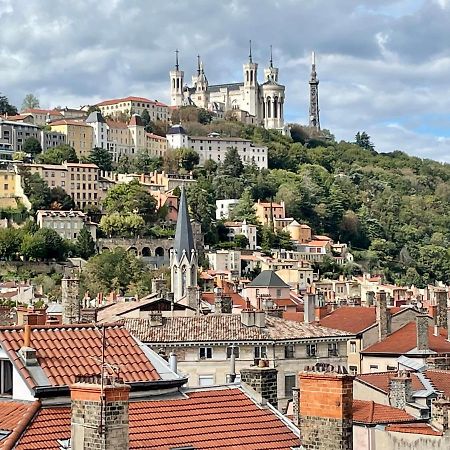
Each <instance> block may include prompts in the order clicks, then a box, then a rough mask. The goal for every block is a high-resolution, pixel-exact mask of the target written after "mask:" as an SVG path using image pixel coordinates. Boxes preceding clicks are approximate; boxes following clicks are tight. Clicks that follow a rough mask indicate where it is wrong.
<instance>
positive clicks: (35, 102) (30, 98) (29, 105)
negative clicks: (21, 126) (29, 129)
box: [22, 94, 40, 111]
mask: <svg viewBox="0 0 450 450" xmlns="http://www.w3.org/2000/svg"><path fill="white" fill-rule="evenodd" d="M39 107H40V105H39V99H38V98H37V97H36V96H35V95H34V94H27V95H25V98H24V99H23V102H22V111H24V110H26V109H34V108H39Z"/></svg>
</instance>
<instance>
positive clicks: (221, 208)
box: [216, 198, 239, 220]
mask: <svg viewBox="0 0 450 450" xmlns="http://www.w3.org/2000/svg"><path fill="white" fill-rule="evenodd" d="M238 203H239V199H237V198H229V199H225V200H216V219H217V220H221V219H228V218H229V216H230V212H231V211H232V209H233V208H234V206H235V205H237V204H238Z"/></svg>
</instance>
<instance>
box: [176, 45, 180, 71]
mask: <svg viewBox="0 0 450 450" xmlns="http://www.w3.org/2000/svg"><path fill="white" fill-rule="evenodd" d="M178 53H179V51H178V49H176V50H175V70H180V65H179V64H178Z"/></svg>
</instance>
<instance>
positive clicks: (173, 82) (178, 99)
mask: <svg viewBox="0 0 450 450" xmlns="http://www.w3.org/2000/svg"><path fill="white" fill-rule="evenodd" d="M183 79H184V72H183V71H182V70H180V65H179V64H178V50H176V51H175V69H174V70H171V71H170V105H171V106H181V105H182V104H183Z"/></svg>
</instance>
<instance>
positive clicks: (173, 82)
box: [172, 78, 175, 89]
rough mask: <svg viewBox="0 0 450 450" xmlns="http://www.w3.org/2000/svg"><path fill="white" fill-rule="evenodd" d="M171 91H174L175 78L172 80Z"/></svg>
mask: <svg viewBox="0 0 450 450" xmlns="http://www.w3.org/2000/svg"><path fill="white" fill-rule="evenodd" d="M172 84H173V89H175V78H174V79H173V80H172Z"/></svg>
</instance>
